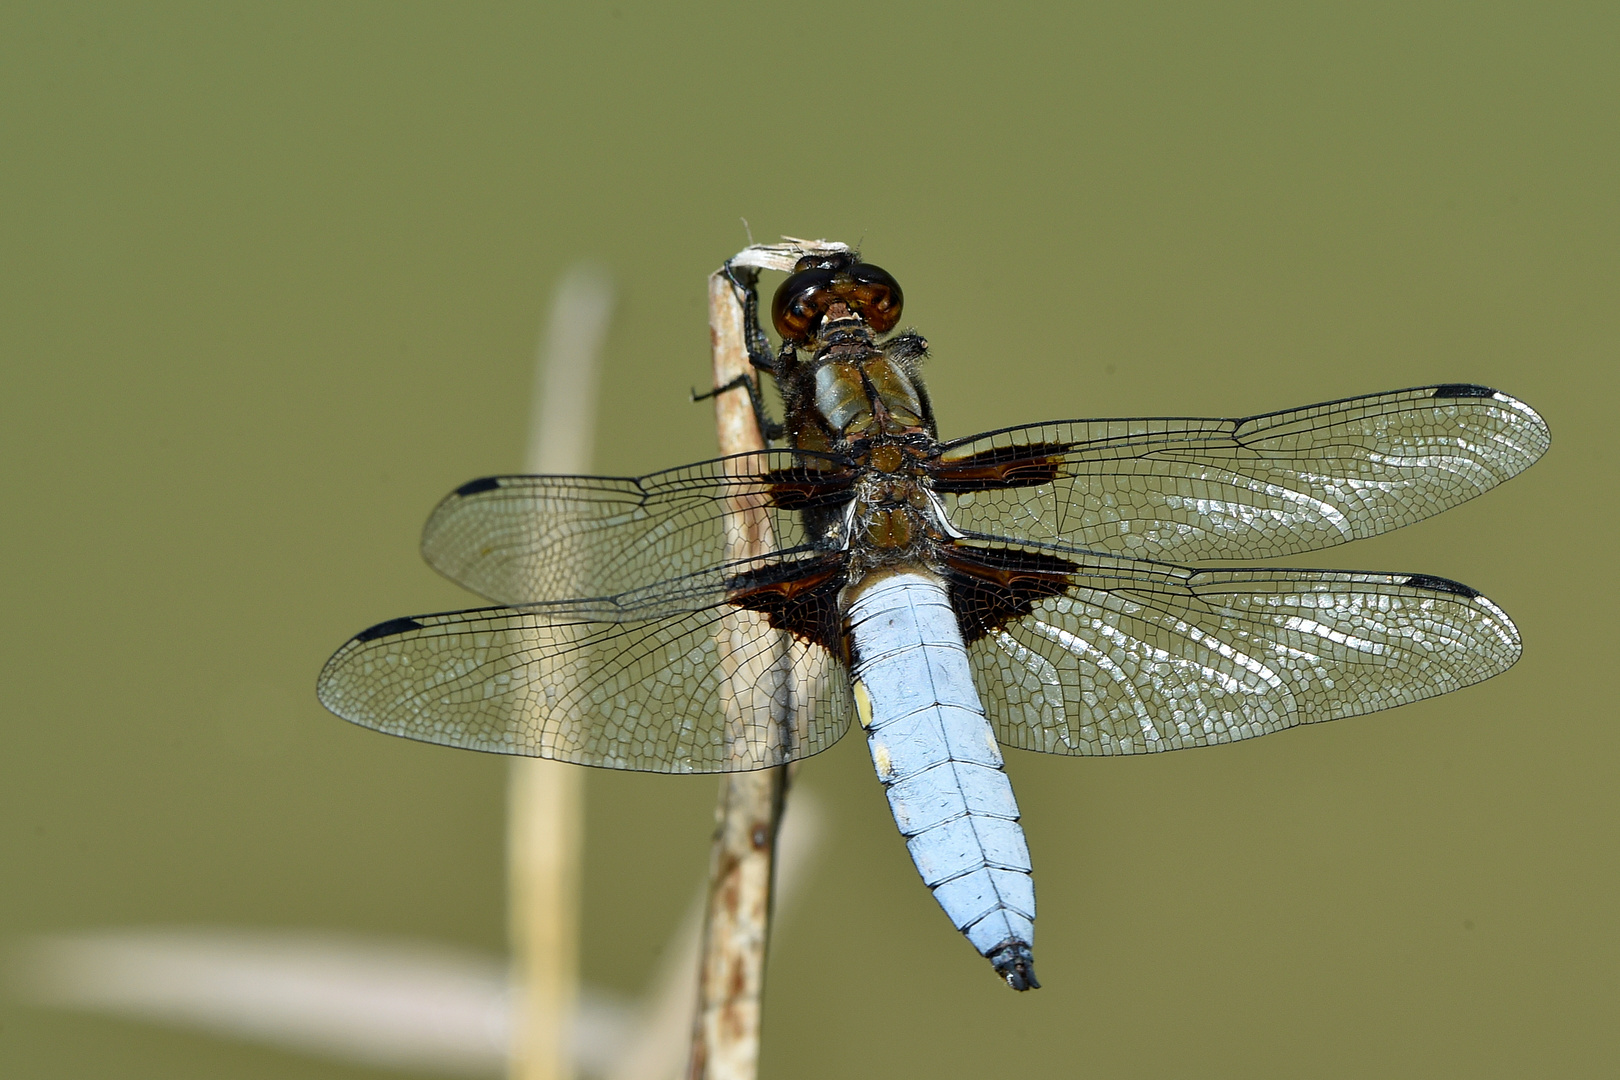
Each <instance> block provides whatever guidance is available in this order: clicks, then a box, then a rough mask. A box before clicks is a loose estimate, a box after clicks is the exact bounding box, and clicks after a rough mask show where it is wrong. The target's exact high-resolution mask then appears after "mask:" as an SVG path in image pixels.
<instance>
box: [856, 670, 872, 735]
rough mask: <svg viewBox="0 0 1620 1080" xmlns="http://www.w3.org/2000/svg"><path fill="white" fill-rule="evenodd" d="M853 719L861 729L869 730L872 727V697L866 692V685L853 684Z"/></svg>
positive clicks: (861, 683) (860, 683)
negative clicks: (859, 724)
mask: <svg viewBox="0 0 1620 1080" xmlns="http://www.w3.org/2000/svg"><path fill="white" fill-rule="evenodd" d="M855 717H856V719H858V720H859V721H860V722H861V727H863V728H867V729H870V728H871V726H872V695H870V694H868V693H867V692H866V684H865V683H863V682H859V681H857V682H856V683H855Z"/></svg>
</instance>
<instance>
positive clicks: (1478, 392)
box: [1433, 382, 1496, 398]
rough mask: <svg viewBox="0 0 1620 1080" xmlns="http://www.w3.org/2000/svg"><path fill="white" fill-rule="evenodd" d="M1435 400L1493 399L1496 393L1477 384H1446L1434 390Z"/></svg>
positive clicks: (1487, 387)
mask: <svg viewBox="0 0 1620 1080" xmlns="http://www.w3.org/2000/svg"><path fill="white" fill-rule="evenodd" d="M1433 396H1434V397H1437V398H1470V397H1495V396H1496V391H1495V390H1493V389H1491V388H1490V387H1489V386H1481V385H1479V384H1478V383H1464V382H1448V383H1442V384H1441V385H1439V386H1437V387H1435V388H1434V395H1433Z"/></svg>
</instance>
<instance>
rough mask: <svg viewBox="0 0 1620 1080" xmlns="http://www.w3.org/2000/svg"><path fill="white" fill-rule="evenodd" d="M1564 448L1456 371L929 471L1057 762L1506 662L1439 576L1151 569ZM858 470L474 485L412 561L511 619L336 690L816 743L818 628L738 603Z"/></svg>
mask: <svg viewBox="0 0 1620 1080" xmlns="http://www.w3.org/2000/svg"><path fill="white" fill-rule="evenodd" d="M1547 445H1548V434H1547V429H1546V426H1545V425H1544V424H1543V423H1542V421H1541V419H1540V417H1538V416H1537V415H1536V414H1535V412H1534V411H1532V410H1531V409H1530V408H1529V407H1528V406H1526V405H1524V404H1523V403H1521V402H1518V401H1516V400H1514V399H1513V398H1510V397H1508V396H1507V395H1505V394H1500V393H1497V392H1495V391H1492V390H1489V389H1487V388H1484V387H1476V386H1467V385H1446V386H1431V387H1423V388H1417V389H1413V390H1405V391H1398V392H1395V393H1391V394H1380V395H1375V396H1371V397H1363V398H1353V399H1347V400H1344V401H1337V402H1329V403H1326V404H1322V405H1315V406H1310V407H1307V408H1304V409H1295V410H1291V411H1288V412H1282V413H1273V414H1268V415H1265V416H1259V417H1250V418H1246V419H1239V420H1217V419H1207V420H1206V419H1149V420H1087V421H1068V422H1059V423H1050V424H1042V425H1035V426H1031V427H1025V428H1015V429H1009V430H1007V431H1002V432H994V433H991V434H988V435H981V436H977V437H975V438H972V439H968V440H961V441H959V442H955V443H949V444H945V445H944V446H943V447H942V448H941V454H940V457H939V459H938V461H937V462H936V464H935V466H934V469H933V477H934V485H935V490H936V491H937V492H939V493H940V495H941V497H942V499H943V500H944V502H945V505H946V508H947V511H948V513H949V516H950V519H951V521H952V522H953V524H954V525H955V526H956V528H958V529H959V530H961V531H963V532H964V533H966V534H967V536H968V538H967V540H965V541H964V542H963V545H962V560H961V563H962V565H963V566H968V567H970V568H972V569H973V570H974V573H971V574H968V573H958V572H956V571H948V573H947V576H948V577H949V578H950V580H951V584H952V589H953V593H954V594H956V599H957V600H958V610H959V613H960V617H961V618H962V620H963V629H964V636H965V637H966V638H967V640H968V642H969V646H970V652H971V655H972V658H973V662H974V664H975V667H976V671H977V675H978V679H977V681H978V683H979V690H980V694H981V696H982V698H983V700H984V703H985V705H986V707H987V709H988V711H989V714H990V718H991V720H992V722H993V723H995V725H996V727H997V731H998V734H999V736H1000V738H1001V739H1002V740H1003V742H1004V743H1006V744H1007V745H1010V746H1016V747H1021V748H1024V749H1029V750H1039V751H1044V752H1048V753H1060V754H1123V753H1141V752H1148V751H1156V750H1167V749H1175V748H1179V747H1184V746H1195V745H1205V744H1208V743H1217V742H1228V741H1233V740H1236V739H1242V738H1248V737H1251V736H1254V735H1259V734H1264V733H1266V732H1269V731H1274V730H1278V729H1280V728H1283V727H1289V726H1293V725H1295V724H1298V723H1306V722H1313V721H1318V720H1327V719H1334V718H1337V717H1340V716H1349V715H1354V714H1359V713H1365V712H1372V711H1374V710H1377V709H1382V708H1388V707H1390V706H1393V705H1398V704H1403V703H1405V702H1408V701H1413V700H1417V699H1419V698H1423V697H1428V696H1432V695H1434V694H1440V693H1444V692H1446V691H1448V690H1452V689H1455V688H1457V687H1460V686H1465V685H1468V684H1470V683H1473V682H1477V681H1479V680H1481V679H1485V678H1489V677H1490V676H1491V675H1494V674H1496V673H1498V672H1500V671H1502V670H1504V669H1506V668H1507V667H1508V666H1509V665H1511V664H1512V663H1513V661H1514V660H1515V659H1516V658H1517V656H1518V653H1519V640H1518V634H1517V631H1516V629H1515V628H1514V626H1513V624H1512V622H1511V621H1510V620H1509V619H1508V618H1507V616H1506V615H1505V614H1504V613H1503V612H1502V611H1501V609H1499V608H1497V607H1496V606H1495V605H1494V604H1492V603H1491V602H1490V601H1489V600H1486V599H1485V598H1484V597H1482V596H1480V595H1479V594H1477V593H1476V592H1474V591H1473V590H1472V589H1469V588H1467V587H1466V586H1462V585H1458V584H1456V583H1454V582H1449V581H1446V580H1444V579H1441V578H1434V577H1428V576H1425V575H1388V574H1355V573H1341V572H1331V571H1313V570H1294V569H1241V570H1229V569H1222V570H1194V569H1189V568H1185V567H1181V566H1176V565H1170V564H1169V563H1167V562H1158V561H1148V560H1159V559H1166V560H1169V559H1175V560H1189V561H1192V560H1202V559H1230V558H1237V557H1243V558H1265V557H1271V556H1276V555H1282V554H1292V553H1297V552H1303V551H1310V550H1315V549H1318V548H1324V547H1329V546H1332V545H1335V544H1339V543H1344V542H1347V541H1349V540H1352V539H1358V538H1361V537H1365V536H1372V535H1376V534H1378V533H1382V532H1386V531H1388V530H1390V529H1393V528H1396V527H1398V526H1400V525H1404V524H1407V523H1409V522H1412V521H1417V520H1419V519H1421V518H1424V517H1428V516H1430V515H1432V514H1435V513H1438V512H1440V511H1441V510H1444V509H1446V508H1448V507H1450V506H1454V505H1456V504H1457V503H1459V502H1462V501H1464V500H1466V499H1469V498H1472V497H1473V496H1475V495H1478V494H1480V493H1482V492H1483V491H1485V490H1487V489H1489V488H1490V487H1492V486H1494V485H1496V484H1498V483H1500V482H1501V481H1503V480H1505V479H1507V478H1509V477H1511V476H1513V475H1515V474H1516V473H1518V472H1520V471H1522V470H1523V469H1524V468H1526V467H1528V466H1529V465H1530V464H1531V463H1532V462H1534V461H1535V460H1536V458H1537V457H1539V456H1540V455H1541V453H1542V452H1544V451H1545V449H1546V447H1547ZM744 459H746V460H744ZM807 461H808V464H809V465H811V466H814V467H813V468H807V467H806V463H807ZM850 482H851V476H850V474H849V473H848V471H847V469H846V467H845V466H844V465H843V464H842V463H840V462H838V461H837V460H836V459H827V460H825V461H823V460H812V459H807V458H806V457H805V456H803V455H794V454H792V453H790V452H787V451H768V452H765V453H762V454H758V455H744V456H743V458H742V459H739V458H733V459H725V460H722V461H715V462H706V463H703V464H699V465H694V466H689V467H687V468H685V469H678V470H672V471H670V472H666V473H659V474H655V475H653V476H650V477H645V478H642V479H639V480H628V479H608V478H594V477H503V478H497V479H493V480H485V481H474V482H473V483H472V484H468V485H466V486H464V487H463V488H461V489H459V490H458V491H457V492H456V493H455V494H453V495H451V496H450V497H449V498H448V499H446V500H445V502H444V503H443V504H441V505H440V507H439V508H438V510H436V511H435V512H434V515H433V517H432V518H431V519H430V521H429V523H428V527H427V530H426V533H425V535H424V538H423V551H424V554H425V555H426V557H427V558H428V561H429V562H430V563H432V564H433V565H434V566H435V567H436V568H438V569H439V570H440V571H441V572H443V573H446V574H447V575H449V576H450V577H452V578H453V579H455V580H457V581H459V582H461V583H462V584H464V585H466V586H468V587H469V588H472V589H474V590H475V591H477V592H479V593H482V594H483V595H485V596H487V597H489V598H491V599H494V600H496V601H498V602H500V603H502V604H505V605H509V606H508V607H503V608H491V609H484V610H480V611H470V612H454V613H449V614H444V615H432V616H422V617H419V618H415V619H400V620H394V621H393V622H390V623H384V624H381V625H379V626H377V627H373V628H372V629H371V630H368V631H365V632H364V633H362V634H360V635H359V636H357V637H356V638H354V639H353V640H351V641H350V642H349V643H348V644H347V645H345V646H344V647H343V648H342V649H340V650H339V651H338V653H337V654H336V655H334V656H333V657H332V659H331V661H330V662H329V663H328V664H327V667H326V670H325V671H324V672H323V673H322V676H321V683H320V693H321V698H322V700H323V701H324V702H325V703H326V704H327V705H328V707H330V708H332V709H333V711H335V712H337V713H338V714H339V715H342V716H345V717H347V718H348V719H350V720H353V721H354V722H356V723H360V724H363V725H365V726H368V727H375V728H378V729H381V730H384V731H389V732H392V733H395V734H400V735H406V736H408V737H411V738H416V739H423V740H426V741H429V742H441V743H449V744H451V745H457V746H466V747H471V748H475V749H482V750H493V751H499V752H504V753H517V754H529V755H534V756H541V757H551V758H559V759H562V760H567V761H575V762H580V763H583V764H592V765H603V766H608V767H615V768H626V769H644V770H652V771H664V772H718V771H729V770H733V769H748V768H759V767H762V766H766V765H773V764H779V763H781V762H784V761H788V760H792V759H794V758H799V757H804V756H808V755H809V754H813V753H816V752H818V751H820V750H822V749H825V748H826V747H827V746H829V745H831V743H832V742H834V741H836V740H837V738H838V737H839V736H841V735H842V734H843V732H844V730H845V728H846V727H847V724H848V715H849V703H848V700H847V699H848V684H847V676H846V675H845V674H844V672H843V670H842V665H841V663H840V662H839V661H837V660H835V659H834V656H833V654H832V653H831V652H829V650H828V649H827V648H825V647H823V646H824V645H826V644H828V642H826V641H825V640H822V641H821V642H819V643H818V642H816V641H810V640H805V639H803V638H788V637H787V636H786V635H785V634H781V633H768V632H766V631H767V625H766V621H765V619H764V618H763V616H762V615H761V614H760V613H759V612H758V611H742V610H738V608H737V607H736V606H734V603H733V602H731V601H732V600H733V590H734V589H735V587H736V583H737V582H739V581H744V580H747V581H751V582H757V581H760V580H764V579H769V578H770V577H771V576H772V575H776V576H778V577H781V576H783V575H785V574H791V573H793V572H794V570H793V568H794V567H795V566H818V567H824V566H825V565H826V561H827V559H828V558H829V556H828V554H827V551H826V546H825V544H820V545H818V537H816V536H814V535H812V534H811V533H810V532H809V531H808V530H807V528H806V526H805V525H804V524H803V521H804V520H805V518H804V517H803V516H802V515H801V511H803V510H806V509H810V510H816V509H823V510H824V509H826V508H828V507H834V506H836V505H837V504H838V503H840V502H841V501H847V499H848V498H849V485H850ZM738 499H741V500H743V502H744V503H746V504H748V505H753V506H756V507H762V508H764V512H765V513H766V515H767V517H768V520H769V528H771V529H772V530H774V537H775V551H774V552H773V554H772V555H770V556H768V557H765V558H763V559H757V560H751V561H747V562H740V561H738V562H727V560H726V551H727V543H728V539H735V537H733V536H728V532H727V529H728V528H729V527H730V526H728V525H727V521H728V518H727V516H726V509H727V506H728V505H737V503H736V502H735V500H738ZM812 516H813V515H812ZM986 568H988V569H989V570H990V572H989V573H988V574H987V573H986V572H985V571H986ZM789 591H791V590H789ZM579 597H584V598H585V599H576V598H579ZM821 602H822V603H826V602H827V601H826V598H825V594H823V598H822V601H821ZM514 607H515V608H521V609H522V610H521V611H514V610H511V608H514ZM975 611H977V612H989V613H992V614H993V615H994V617H987V618H984V619H982V620H977V619H976V617H975V616H974V615H973V614H972V613H973V612H975ZM739 675H741V677H740V678H739ZM739 686H740V687H744V688H745V689H744V690H739V689H738V687H739ZM737 694H743V695H744V697H743V699H741V700H734V701H731V702H730V704H731V706H732V707H731V708H730V709H729V710H728V709H727V708H726V707H725V706H726V705H727V704H728V700H727V698H728V695H737ZM728 715H731V716H740V717H741V718H742V719H741V720H733V721H728V720H727V716H728Z"/></svg>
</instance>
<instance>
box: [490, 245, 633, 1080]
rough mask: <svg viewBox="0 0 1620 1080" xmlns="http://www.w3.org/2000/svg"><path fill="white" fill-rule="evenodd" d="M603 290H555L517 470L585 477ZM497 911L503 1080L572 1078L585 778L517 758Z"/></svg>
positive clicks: (608, 286)
mask: <svg viewBox="0 0 1620 1080" xmlns="http://www.w3.org/2000/svg"><path fill="white" fill-rule="evenodd" d="M612 312H613V284H612V281H611V279H609V277H608V275H607V273H606V272H605V271H603V270H600V269H596V268H594V267H590V266H577V267H575V268H574V269H572V270H570V271H569V272H568V274H567V275H566V276H565V277H564V278H563V280H562V282H561V283H560V284H559V285H558V287H557V293H556V297H555V299H554V300H553V303H552V308H551V320H550V323H549V325H548V327H547V331H546V334H545V339H544V341H543V343H542V345H541V348H540V356H539V364H538V367H537V371H536V376H535V384H534V408H533V412H532V414H531V415H532V419H531V421H530V425H529V445H528V452H527V455H526V456H525V459H524V467H525V469H526V470H527V471H528V472H531V473H565V474H566V473H575V474H577V473H584V472H587V471H589V468H590V458H591V445H592V440H593V437H594V435H595V420H596V391H597V384H598V382H599V374H598V373H599V371H600V368H601V363H600V356H601V352H602V342H603V340H604V339H605V338H606V336H607V329H608V320H609V318H610V317H611V315H612ZM507 793H508V795H507V903H508V907H507V913H508V919H509V927H510V935H511V942H512V979H513V981H514V988H515V989H517V990H518V991H519V992H518V993H517V994H516V995H515V1004H516V1013H517V1015H515V1016H514V1017H513V1021H514V1022H513V1024H512V1028H511V1032H512V1047H511V1068H510V1073H509V1075H510V1076H511V1077H512V1080H570V1078H572V1077H573V1075H574V1068H573V1053H572V1046H571V1039H572V1033H573V1030H574V1013H575V1010H576V1007H577V1003H578V998H579V894H580V859H581V849H582V847H583V843H584V835H585V771H584V770H583V769H581V768H579V767H578V766H575V765H567V764H564V763H562V762H558V761H544V760H540V759H531V758H518V759H516V760H514V761H513V762H512V770H511V777H510V780H509V781H508V787H507Z"/></svg>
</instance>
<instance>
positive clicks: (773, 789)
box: [687, 245, 841, 1080]
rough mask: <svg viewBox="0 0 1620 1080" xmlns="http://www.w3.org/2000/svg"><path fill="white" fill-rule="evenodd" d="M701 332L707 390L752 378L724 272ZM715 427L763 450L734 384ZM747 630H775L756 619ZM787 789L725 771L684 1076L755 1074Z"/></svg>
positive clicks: (774, 251) (775, 257) (750, 524)
mask: <svg viewBox="0 0 1620 1080" xmlns="http://www.w3.org/2000/svg"><path fill="white" fill-rule="evenodd" d="M839 246H840V247H841V245H839ZM807 249H808V248H807V246H806V247H800V246H798V245H777V246H773V247H770V248H759V247H756V248H750V249H748V250H747V251H745V252H743V253H742V254H741V255H739V257H738V258H737V259H736V260H734V262H735V263H736V264H739V265H747V266H765V267H769V268H772V269H784V268H786V267H788V266H791V264H792V259H793V258H797V255H798V254H799V253H802V252H803V251H804V250H807ZM784 259H785V260H786V262H785V265H784ZM709 333H710V339H711V343H712V346H713V350H714V385H715V386H726V385H728V384H730V383H731V382H732V381H733V380H735V379H736V378H737V377H738V376H741V375H749V374H752V368H751V365H750V364H749V360H748V347H747V344H746V339H745V337H744V318H743V308H742V304H741V301H740V298H739V296H738V293H737V288H736V286H735V284H734V283H733V282H732V280H731V278H730V277H729V276H728V275H727V274H726V273H725V271H724V270H722V271H720V272H718V273H715V274H713V275H711V276H710V278H709ZM715 427H716V433H717V435H718V437H719V443H720V453H721V454H722V455H730V454H742V453H747V452H749V451H754V450H762V449H764V448H765V440H764V438H763V437H762V435H761V433H760V430H759V425H758V423H757V422H756V420H755V417H754V412H753V408H752V405H751V403H750V402H749V398H748V395H747V394H746V393H744V392H742V391H741V390H732V391H728V392H726V393H724V394H719V395H717V396H716V397H715ZM730 512H731V514H732V515H733V521H732V527H731V528H730V529H729V530H728V532H730V533H731V535H732V536H733V538H734V540H733V543H732V544H731V545H730V546H729V547H728V549H727V552H726V555H727V558H728V559H739V558H748V557H752V556H757V555H762V554H765V553H766V552H768V551H769V550H770V549H771V547H772V541H773V538H772V536H771V535H770V531H769V522H768V520H767V519H766V518H765V517H764V515H763V514H762V513H760V512H759V508H757V507H748V506H733V507H731V508H730ZM748 614H752V613H748ZM754 632H761V633H778V631H774V630H771V629H769V628H768V627H765V626H764V625H763V624H761V625H759V626H758V627H757V628H755V629H754ZM786 794H787V770H786V769H785V768H773V769H760V770H757V771H754V772H737V773H727V774H725V775H724V776H723V777H722V778H721V781H720V800H719V804H718V806H717V807H716V809H715V816H716V818H717V822H716V830H715V838H714V848H713V851H712V854H711V856H710V862H709V900H708V911H707V913H706V918H705V921H704V931H703V947H702V950H701V953H700V959H699V968H698V1004H697V1015H696V1017H695V1019H694V1022H693V1031H692V1054H691V1058H690V1061H689V1067H688V1073H687V1075H688V1077H689V1078H690V1080H753V1078H754V1077H755V1076H756V1075H757V1073H758V1070H759V1045H760V1042H759V1032H760V1017H761V1002H762V997H763V991H764V986H765V950H766V945H767V944H768V941H769V936H770V916H771V888H772V884H773V871H774V863H775V858H776V838H777V828H778V825H779V824H780V822H781V818H782V807H783V801H784V799H785V797H786Z"/></svg>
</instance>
